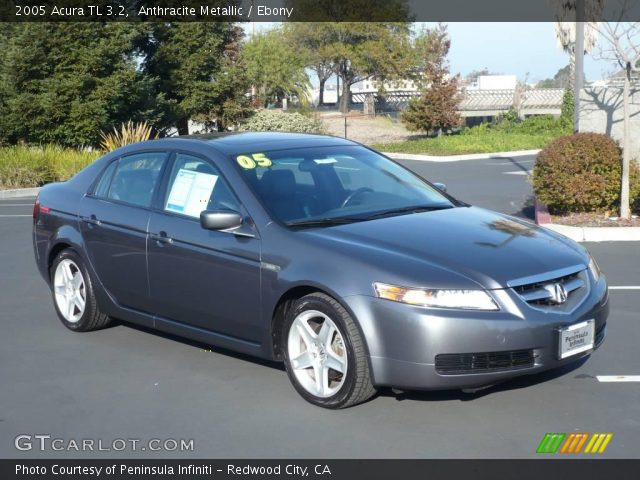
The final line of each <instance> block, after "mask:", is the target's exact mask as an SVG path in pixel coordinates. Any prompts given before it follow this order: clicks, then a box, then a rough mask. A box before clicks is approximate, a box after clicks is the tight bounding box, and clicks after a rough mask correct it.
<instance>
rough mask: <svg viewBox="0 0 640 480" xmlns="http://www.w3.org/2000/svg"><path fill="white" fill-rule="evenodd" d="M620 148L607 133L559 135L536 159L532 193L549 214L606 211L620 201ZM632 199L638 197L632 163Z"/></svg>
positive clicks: (639, 184) (639, 183)
mask: <svg viewBox="0 0 640 480" xmlns="http://www.w3.org/2000/svg"><path fill="white" fill-rule="evenodd" d="M620 154H621V150H620V147H619V146H618V144H617V143H616V142H615V141H614V140H613V139H611V138H610V137H609V136H607V135H602V134H597V133H578V134H575V135H568V136H564V137H560V138H558V139H556V140H555V141H553V142H551V143H550V144H549V145H548V146H547V147H546V148H545V149H544V150H542V151H541V152H540V153H539V154H538V157H537V159H536V163H535V167H534V170H533V175H532V181H533V189H534V191H535V194H536V196H537V198H538V199H540V201H542V202H544V203H545V204H546V205H547V206H548V207H549V210H550V211H551V212H552V213H568V212H605V211H611V210H616V209H617V208H618V206H619V201H620V181H621V175H622V162H621V156H620ZM630 177H631V182H630V183H631V189H630V190H631V201H632V202H633V201H634V199H638V198H639V197H640V169H639V168H638V165H637V164H636V163H635V162H632V164H631V175H630Z"/></svg>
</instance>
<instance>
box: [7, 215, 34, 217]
mask: <svg viewBox="0 0 640 480" xmlns="http://www.w3.org/2000/svg"><path fill="white" fill-rule="evenodd" d="M32 216H33V215H0V217H32Z"/></svg>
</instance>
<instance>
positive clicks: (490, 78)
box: [467, 75, 518, 90]
mask: <svg viewBox="0 0 640 480" xmlns="http://www.w3.org/2000/svg"><path fill="white" fill-rule="evenodd" d="M517 84H518V79H517V78H516V76H515V75H478V77H477V78H476V80H475V82H473V83H471V84H470V85H468V86H467V89H468V90H515V88H516V85H517Z"/></svg>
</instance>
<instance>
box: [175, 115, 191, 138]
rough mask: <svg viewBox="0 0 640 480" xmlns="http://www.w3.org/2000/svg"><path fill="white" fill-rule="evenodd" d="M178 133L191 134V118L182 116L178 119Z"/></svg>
mask: <svg viewBox="0 0 640 480" xmlns="http://www.w3.org/2000/svg"><path fill="white" fill-rule="evenodd" d="M177 128H178V135H189V119H188V118H181V119H180V120H178V125H177Z"/></svg>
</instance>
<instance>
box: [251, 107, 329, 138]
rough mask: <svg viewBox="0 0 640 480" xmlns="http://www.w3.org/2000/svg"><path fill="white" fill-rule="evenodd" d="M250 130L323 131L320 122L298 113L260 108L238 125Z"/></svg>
mask: <svg viewBox="0 0 640 480" xmlns="http://www.w3.org/2000/svg"><path fill="white" fill-rule="evenodd" d="M240 130H243V131H251V132H296V133H325V130H324V127H323V126H322V123H321V122H320V121H319V120H318V119H316V118H313V117H308V116H305V115H302V114H300V113H285V112H276V111H269V110H260V111H259V112H257V113H256V114H255V115H253V116H252V117H250V118H249V119H248V120H247V121H246V122H244V123H243V124H242V125H241V126H240Z"/></svg>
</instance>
